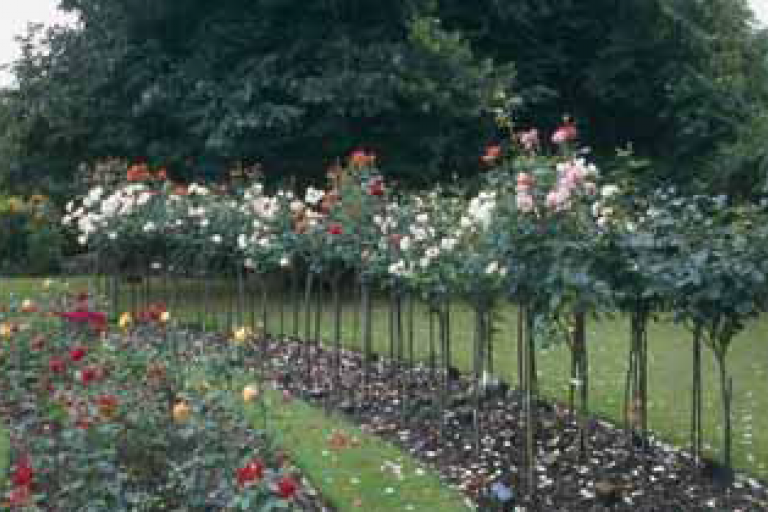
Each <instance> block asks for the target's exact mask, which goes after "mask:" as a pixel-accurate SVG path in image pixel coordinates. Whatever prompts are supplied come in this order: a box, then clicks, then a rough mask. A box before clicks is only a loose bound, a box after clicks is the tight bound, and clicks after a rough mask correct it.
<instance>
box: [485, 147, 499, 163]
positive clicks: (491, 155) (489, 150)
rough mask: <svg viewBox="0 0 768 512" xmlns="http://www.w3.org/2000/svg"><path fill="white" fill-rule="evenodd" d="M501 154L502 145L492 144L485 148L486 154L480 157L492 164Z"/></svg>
mask: <svg viewBox="0 0 768 512" xmlns="http://www.w3.org/2000/svg"><path fill="white" fill-rule="evenodd" d="M500 156H501V146H499V145H498V144H492V145H490V146H488V147H486V148H485V154H484V155H483V156H481V157H480V160H482V161H483V163H486V164H492V163H494V162H495V161H496V160H498V159H499V157H500Z"/></svg>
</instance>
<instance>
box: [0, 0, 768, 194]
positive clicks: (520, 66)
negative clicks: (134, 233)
mask: <svg viewBox="0 0 768 512" xmlns="http://www.w3.org/2000/svg"><path fill="white" fill-rule="evenodd" d="M60 4H61V7H62V8H63V9H66V10H69V11H73V12H75V13H77V14H78V16H79V19H80V22H79V23H78V24H77V25H76V26H73V27H59V28H55V29H50V30H47V31H42V30H40V29H38V30H33V31H32V32H30V34H29V35H28V36H27V37H25V38H24V40H23V41H22V44H23V48H24V52H23V57H22V58H21V59H20V60H19V61H18V62H17V63H16V65H15V73H16V76H17V79H18V87H17V88H15V89H13V90H10V91H6V92H5V96H4V101H3V110H4V112H3V115H7V116H8V117H9V118H10V119H13V120H14V121H13V123H10V124H8V125H6V126H5V127H4V134H3V135H4V137H3V138H4V141H3V148H4V149H3V153H4V158H7V159H8V158H9V159H11V160H12V161H13V163H14V166H13V167H12V168H13V169H15V172H16V174H14V175H13V176H12V177H13V178H14V180H13V181H15V182H18V183H23V182H24V181H25V180H27V181H28V180H37V179H38V178H39V177H40V175H41V174H42V175H46V176H49V175H54V176H60V177H66V176H69V174H70V173H69V171H71V170H72V169H74V168H75V167H76V166H77V164H78V163H80V162H91V161H94V160H97V159H99V158H104V157H114V156H120V157H126V158H130V159H144V160H147V161H149V162H150V163H157V164H161V165H167V166H169V167H170V168H171V169H172V170H173V172H177V173H184V172H187V173H189V172H190V166H191V167H194V168H195V169H197V171H200V169H203V168H210V169H222V168H223V167H224V166H225V165H226V164H227V163H230V162H233V161H243V162H249V163H259V164H261V166H262V168H263V169H264V171H265V173H266V174H267V176H271V177H274V178H280V177H286V176H289V175H297V176H299V179H302V177H303V178H314V179H317V178H318V177H320V176H322V175H323V172H324V169H325V167H327V166H328V165H330V164H332V163H333V161H334V159H335V158H336V157H338V156H340V155H343V154H345V153H347V152H349V151H350V150H352V149H354V148H356V147H364V148H367V149H371V150H374V151H376V152H377V153H379V154H380V155H381V158H382V159H383V162H382V163H383V164H384V168H385V169H387V170H388V172H390V173H391V174H392V175H393V177H394V178H396V179H398V180H402V181H406V182H409V183H412V184H414V185H419V184H423V183H428V182H431V181H434V180H435V179H445V178H447V177H449V176H453V175H454V174H457V173H458V174H460V175H462V174H463V175H471V174H473V173H475V172H476V171H477V169H478V166H479V160H478V154H480V151H481V147H482V146H483V145H484V144H486V143H487V142H489V141H491V140H493V138H494V137H497V136H498V132H497V131H496V130H495V128H494V116H493V115H492V112H493V111H494V110H495V109H498V108H511V109H512V117H513V119H514V121H515V123H516V124H517V125H518V126H520V127H528V126H537V127H543V128H551V127H553V126H555V125H556V124H557V123H559V122H560V119H561V118H562V116H563V114H565V113H569V114H571V115H573V116H574V118H575V119H576V121H577V124H578V126H579V128H580V133H581V135H582V137H583V138H584V140H585V141H586V142H587V143H589V144H590V145H591V146H592V147H593V149H594V150H595V151H596V152H597V153H598V154H601V155H604V156H608V155H611V154H612V153H613V152H614V151H615V149H616V148H617V147H624V146H626V145H627V144H632V146H633V148H634V151H635V153H636V154H638V155H640V156H642V157H645V158H650V159H651V160H652V161H653V162H654V163H655V165H653V166H650V167H648V168H647V170H646V171H644V172H645V175H644V176H643V177H642V181H643V182H645V183H648V184H655V183H658V182H660V181H666V182H672V183H675V184H677V185H680V186H683V187H690V188H696V187H698V188H701V187H702V186H703V187H704V188H709V189H714V188H718V189H722V190H725V191H728V192H732V193H735V194H741V195H750V194H752V193H753V192H754V190H756V189H758V188H759V187H760V186H764V185H765V175H766V170H767V169H768V167H767V166H766V162H768V160H766V152H765V150H764V149H763V145H762V144H761V143H759V142H757V136H756V134H757V135H759V134H762V133H765V132H766V131H767V130H768V122H766V118H768V114H766V112H768V110H767V109H766V103H767V102H768V66H767V63H768V61H767V60H766V49H768V38H767V37H766V35H765V33H764V32H761V31H759V30H757V28H756V25H755V23H754V21H753V19H752V16H751V12H750V11H749V9H748V7H747V4H746V2H745V0H711V1H708V2H700V1H697V0H622V1H617V0H596V1H591V2H581V1H578V0H512V1H500V0H478V1H476V2H465V1H461V0H410V1H407V2H406V1H403V0H393V1H388V2H379V1H373V0H324V1H317V2H297V1H295V0H220V1H218V2H206V1H204V0H173V1H171V0H61V2H60ZM8 155H11V156H8ZM190 164H191V165H190Z"/></svg>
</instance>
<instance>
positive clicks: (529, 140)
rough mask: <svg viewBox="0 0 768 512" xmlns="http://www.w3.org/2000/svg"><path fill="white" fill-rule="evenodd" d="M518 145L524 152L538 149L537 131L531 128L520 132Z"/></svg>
mask: <svg viewBox="0 0 768 512" xmlns="http://www.w3.org/2000/svg"><path fill="white" fill-rule="evenodd" d="M518 138H519V140H520V144H521V145H522V146H523V148H525V150H526V151H534V150H535V149H536V148H538V147H539V130H537V129H536V128H531V129H530V130H528V131H524V132H522V133H521V134H520V135H519V136H518Z"/></svg>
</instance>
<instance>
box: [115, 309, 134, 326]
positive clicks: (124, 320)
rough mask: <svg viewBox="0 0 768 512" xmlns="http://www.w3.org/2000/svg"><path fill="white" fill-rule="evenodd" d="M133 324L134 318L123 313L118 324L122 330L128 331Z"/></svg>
mask: <svg viewBox="0 0 768 512" xmlns="http://www.w3.org/2000/svg"><path fill="white" fill-rule="evenodd" d="M132 323H133V317H132V316H131V314H130V313H123V314H122V315H120V321H119V322H118V325H119V326H120V328H121V329H128V327H130V326H131V324H132Z"/></svg>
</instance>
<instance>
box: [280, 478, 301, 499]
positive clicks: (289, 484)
mask: <svg viewBox="0 0 768 512" xmlns="http://www.w3.org/2000/svg"><path fill="white" fill-rule="evenodd" d="M298 490H299V484H298V483H296V480H295V479H294V478H293V477H290V476H284V477H283V478H281V479H280V480H279V481H278V482H277V494H278V495H279V496H280V497H281V498H283V499H286V500H287V499H290V498H292V497H293V495H294V494H296V491H298Z"/></svg>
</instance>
